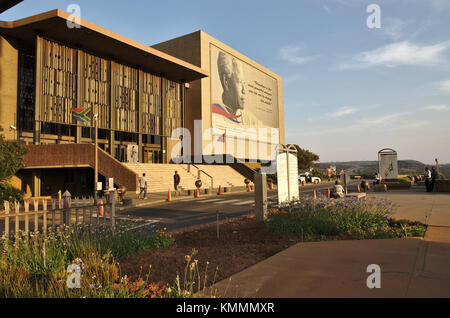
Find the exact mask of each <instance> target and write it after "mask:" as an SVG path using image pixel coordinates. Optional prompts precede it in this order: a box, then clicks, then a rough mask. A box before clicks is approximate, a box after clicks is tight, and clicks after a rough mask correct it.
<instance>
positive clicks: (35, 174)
mask: <svg viewBox="0 0 450 318" xmlns="http://www.w3.org/2000/svg"><path fill="white" fill-rule="evenodd" d="M31 187H32V193H33V196H34V197H40V196H41V171H40V170H36V169H33V171H32V172H31Z"/></svg>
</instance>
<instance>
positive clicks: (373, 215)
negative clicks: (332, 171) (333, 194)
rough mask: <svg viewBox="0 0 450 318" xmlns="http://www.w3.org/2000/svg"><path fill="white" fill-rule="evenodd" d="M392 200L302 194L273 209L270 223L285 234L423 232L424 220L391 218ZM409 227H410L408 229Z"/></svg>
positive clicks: (363, 235)
mask: <svg viewBox="0 0 450 318" xmlns="http://www.w3.org/2000/svg"><path fill="white" fill-rule="evenodd" d="M392 208H393V206H392V203H391V202H389V201H386V200H380V199H368V200H364V201H357V200H355V199H344V200H335V199H327V198H325V197H323V196H320V197H319V198H318V199H317V200H314V199H312V198H305V197H302V198H301V199H300V201H299V203H298V204H297V205H295V206H293V207H292V208H291V212H288V211H287V210H286V209H282V210H277V211H272V212H270V213H269V220H268V222H267V227H268V228H269V229H270V230H271V231H273V232H277V233H282V234H297V235H298V234H301V233H302V234H303V235H304V236H305V237H309V238H311V237H312V236H313V235H315V236H317V235H321V236H323V235H326V236H338V235H339V236H343V237H353V238H358V239H362V238H388V237H404V236H413V235H414V236H417V235H418V236H421V235H423V234H424V233H425V230H426V227H425V226H424V225H423V224H419V223H417V224H409V223H405V222H404V223H402V224H401V225H400V224H399V223H395V222H394V221H393V220H392V219H391V215H392ZM405 228H406V231H405Z"/></svg>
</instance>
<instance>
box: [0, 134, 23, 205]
mask: <svg viewBox="0 0 450 318" xmlns="http://www.w3.org/2000/svg"><path fill="white" fill-rule="evenodd" d="M2 131H3V128H2V127H0V203H3V201H4V200H10V199H11V200H21V199H22V192H21V191H20V190H18V189H15V188H14V187H12V186H11V185H10V184H9V183H8V182H9V181H10V180H11V178H12V177H13V176H14V175H15V174H16V173H17V171H19V170H20V169H22V168H24V163H23V159H24V156H25V154H26V152H27V151H26V149H25V148H24V147H22V146H21V145H20V143H19V142H17V141H7V140H5V136H4V135H3V134H2V133H1V132H2Z"/></svg>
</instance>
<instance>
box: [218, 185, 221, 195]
mask: <svg viewBox="0 0 450 318" xmlns="http://www.w3.org/2000/svg"><path fill="white" fill-rule="evenodd" d="M221 194H222V187H221V186H219V191H217V195H221Z"/></svg>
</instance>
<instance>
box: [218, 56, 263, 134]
mask: <svg viewBox="0 0 450 318" xmlns="http://www.w3.org/2000/svg"><path fill="white" fill-rule="evenodd" d="M217 70H218V73H219V79H220V83H221V84H222V89H223V93H222V103H221V104H213V110H212V111H213V113H215V114H218V115H221V116H224V117H226V118H228V119H229V120H230V121H232V122H234V123H236V124H243V125H245V126H247V127H258V124H259V121H258V119H257V118H256V116H254V114H253V113H252V111H251V110H250V107H249V106H248V105H247V104H246V101H247V98H246V97H247V96H246V91H247V88H246V82H245V74H244V68H243V65H242V62H241V61H239V60H237V59H236V58H234V57H232V56H231V55H229V54H227V53H224V52H222V51H220V52H219V54H218V58H217Z"/></svg>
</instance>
